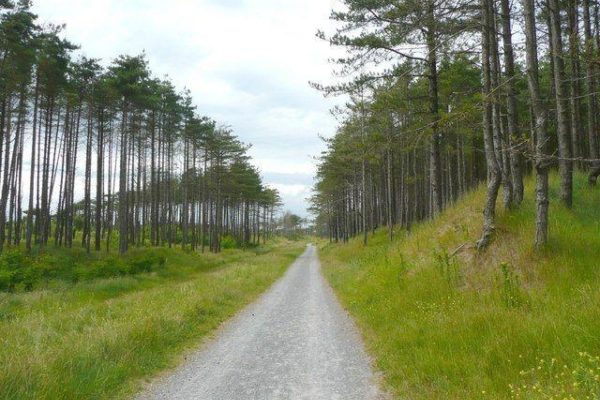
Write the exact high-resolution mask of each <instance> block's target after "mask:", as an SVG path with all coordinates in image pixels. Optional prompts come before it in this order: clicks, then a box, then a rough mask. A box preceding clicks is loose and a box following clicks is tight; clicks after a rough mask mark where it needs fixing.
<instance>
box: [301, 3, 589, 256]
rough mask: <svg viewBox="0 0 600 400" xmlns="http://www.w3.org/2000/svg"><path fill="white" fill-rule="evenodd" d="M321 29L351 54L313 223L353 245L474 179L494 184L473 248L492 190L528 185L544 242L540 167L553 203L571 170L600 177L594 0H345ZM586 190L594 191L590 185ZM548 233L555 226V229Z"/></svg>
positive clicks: (435, 205) (486, 238) (517, 198)
mask: <svg viewBox="0 0 600 400" xmlns="http://www.w3.org/2000/svg"><path fill="white" fill-rule="evenodd" d="M342 3H343V7H342V8H340V9H339V10H335V11H333V12H332V14H331V18H332V19H333V20H334V21H335V22H336V23H337V27H338V28H337V31H336V32H332V33H329V34H327V33H324V32H320V33H319V36H320V37H322V38H323V39H325V40H327V41H329V43H330V44H331V45H332V46H335V47H341V48H342V49H344V50H345V52H346V54H347V56H346V57H343V58H340V59H337V60H336V64H337V68H336V72H337V73H338V75H339V76H340V77H341V83H340V82H336V83H335V84H333V85H322V84H315V85H314V86H316V87H317V88H318V89H320V90H322V91H323V92H324V93H325V94H326V95H336V94H344V95H347V96H348V97H349V98H350V101H349V102H348V104H347V105H346V106H345V107H344V108H342V109H339V110H337V111H338V115H339V117H340V120H341V124H340V127H339V130H338V133H337V135H336V136H335V137H334V138H332V139H330V140H328V142H327V145H328V149H327V151H326V152H325V153H323V154H322V156H321V158H320V165H319V170H318V181H317V184H316V186H315V195H314V197H313V199H312V202H313V207H314V211H315V213H316V214H317V215H318V222H319V225H320V229H321V233H323V234H325V235H328V236H329V237H330V239H331V240H335V241H340V240H341V241H347V240H348V238H349V237H352V236H356V235H359V234H362V235H364V242H365V243H366V242H367V240H368V235H367V234H368V232H369V231H371V230H375V229H376V228H377V227H380V226H387V227H390V230H389V235H390V237H392V235H393V230H392V229H391V227H392V226H394V225H400V226H401V227H403V228H406V229H409V228H410V226H411V224H413V223H414V222H415V221H420V220H424V219H430V218H433V217H435V216H436V215H438V214H439V212H440V211H441V210H442V209H444V208H445V207H447V206H448V205H449V204H451V203H453V202H455V201H456V200H457V198H459V197H460V196H461V195H463V194H464V193H465V192H467V191H469V190H470V189H472V188H473V187H475V186H477V185H479V184H480V183H481V182H484V181H487V184H488V192H487V197H486V200H485V203H484V204H482V206H483V208H484V220H483V229H482V234H481V238H480V240H479V241H478V247H479V248H480V249H483V248H485V247H486V246H487V245H488V244H489V242H490V240H491V239H492V236H493V232H494V229H495V223H494V221H495V210H496V203H497V201H498V197H499V196H500V192H502V194H501V200H500V201H501V203H502V205H503V206H504V207H505V208H507V209H511V208H513V207H518V206H519V205H520V203H521V202H522V200H523V190H524V189H523V187H524V186H523V177H524V176H525V175H527V174H529V173H531V172H533V173H535V175H536V177H537V183H536V188H535V192H536V215H537V216H536V222H535V224H536V232H535V237H534V238H532V240H533V241H534V243H535V246H536V247H537V248H540V247H542V246H544V245H545V244H546V243H547V240H548V214H549V196H548V172H549V170H551V169H553V168H557V169H558V171H559V174H560V201H561V202H562V203H563V204H564V205H566V206H567V207H577V198H573V183H572V181H573V172H574V170H575V169H580V170H582V171H586V172H587V173H588V174H589V182H590V184H595V183H596V179H597V177H598V175H599V174H600V162H599V161H598V151H599V149H598V123H599V121H598V118H597V115H598V100H597V97H598V79H597V75H598V73H599V71H598V70H599V68H598V66H599V62H598V61H599V58H598V48H599V44H600V28H599V17H598V15H599V12H598V4H597V3H596V2H595V1H589V0H583V1H580V0H568V1H559V0H547V1H543V2H534V1H533V0H521V1H516V2H510V1H509V0H478V1H472V0H426V1H408V0H400V1H392V0H372V1H358V0H344V1H343V2H342ZM590 190H592V189H590ZM550 234H551V232H550Z"/></svg>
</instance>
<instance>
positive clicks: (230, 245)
mask: <svg viewBox="0 0 600 400" xmlns="http://www.w3.org/2000/svg"><path fill="white" fill-rule="evenodd" d="M237 247H238V244H237V242H236V240H235V239H234V238H233V236H231V235H226V236H223V238H222V239H221V248H222V249H235V248H237Z"/></svg>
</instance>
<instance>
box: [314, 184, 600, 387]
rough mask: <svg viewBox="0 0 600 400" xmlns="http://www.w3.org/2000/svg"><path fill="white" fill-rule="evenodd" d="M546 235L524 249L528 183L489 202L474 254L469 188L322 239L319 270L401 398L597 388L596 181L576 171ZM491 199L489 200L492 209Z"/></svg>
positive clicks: (475, 215)
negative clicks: (518, 196) (395, 225)
mask: <svg viewBox="0 0 600 400" xmlns="http://www.w3.org/2000/svg"><path fill="white" fill-rule="evenodd" d="M575 185H576V188H575V196H574V199H575V205H574V208H573V210H568V209H566V208H564V207H562V206H561V205H559V204H558V200H557V190H558V182H557V179H556V177H553V178H552V203H551V208H550V241H549V244H548V246H547V248H546V249H544V250H543V251H542V252H540V253H536V252H535V251H534V249H533V237H534V234H533V233H534V202H533V182H532V181H531V180H530V181H528V184H527V189H526V190H527V198H526V200H525V202H524V204H523V205H522V206H521V207H520V208H519V209H518V210H514V211H510V212H508V211H500V210H499V211H498V223H497V234H496V238H495V240H494V242H493V244H492V245H491V246H490V248H489V249H487V250H486V251H485V252H484V253H481V254H479V253H477V252H476V250H475V249H474V246H473V245H474V243H475V242H476V240H477V239H478V235H479V234H480V232H481V224H482V214H481V213H482V204H483V203H484V196H485V190H484V188H481V189H480V190H478V191H475V192H474V193H471V194H469V195H467V196H466V197H465V198H464V199H462V200H460V201H459V202H457V204H455V205H454V206H452V207H450V208H449V209H448V210H447V211H446V212H444V213H443V215H441V216H440V217H439V218H438V219H436V220H435V221H431V222H426V223H423V224H420V225H416V226H414V227H413V228H412V230H411V232H410V233H406V232H403V231H401V230H400V229H397V230H396V232H395V235H396V238H395V239H394V241H393V242H391V243H390V242H389V240H388V238H387V231H386V230H380V231H378V232H377V233H376V234H375V235H372V236H370V238H369V239H370V241H369V245H368V246H367V247H366V248H365V247H364V246H363V244H362V241H361V239H360V238H359V239H355V240H353V241H351V243H350V244H347V245H342V244H339V245H335V244H324V245H322V246H321V247H322V251H321V254H322V262H323V268H324V274H325V275H326V277H327V278H328V280H329V282H330V283H331V284H332V286H333V288H334V290H335V291H336V292H337V294H338V297H339V298H340V300H341V302H342V304H343V305H344V306H345V307H346V308H347V310H348V311H349V312H350V314H351V315H353V316H354V317H355V320H356V321H357V324H358V325H359V328H360V329H361V331H362V334H363V336H364V339H365V342H366V346H367V350H368V351H369V352H370V353H371V354H372V355H373V356H374V358H375V360H376V361H375V365H376V368H377V369H378V370H379V371H381V372H382V373H383V375H384V377H385V382H386V384H387V386H388V388H389V389H390V390H391V391H393V393H395V395H397V397H398V398H401V399H510V398H523V399H551V398H560V399H563V398H568V399H598V398H600V358H599V357H598V356H600V188H590V187H588V186H587V183H586V178H585V177H584V176H583V175H578V176H577V177H576V182H575ZM499 209H500V207H499Z"/></svg>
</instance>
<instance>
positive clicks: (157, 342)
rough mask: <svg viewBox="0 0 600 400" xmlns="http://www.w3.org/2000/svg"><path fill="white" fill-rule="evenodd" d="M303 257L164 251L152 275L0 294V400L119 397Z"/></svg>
mask: <svg viewBox="0 0 600 400" xmlns="http://www.w3.org/2000/svg"><path fill="white" fill-rule="evenodd" d="M303 248H304V244H303V243H301V242H289V241H279V242H278V243H276V244H272V245H269V246H268V247H260V248H257V249H254V250H252V251H250V250H247V251H241V250H228V251H225V252H224V253H222V254H220V255H208V254H207V255H196V254H188V253H184V252H181V251H175V250H173V251H166V252H165V258H166V263H165V266H164V267H163V268H161V269H160V270H159V271H157V272H153V273H149V274H139V275H135V276H131V275H129V276H120V277H117V278H112V279H99V280H93V281H89V282H81V283H78V284H76V285H72V284H69V285H66V286H64V287H61V286H58V285H54V286H52V287H51V288H48V289H44V290H37V291H33V292H30V293H16V294H10V293H0V366H1V368H0V399H33V398H35V399H67V398H69V399H86V398H87V399H92V398H93V399H109V398H110V399H115V398H126V397H127V396H129V395H131V394H133V393H135V392H136V391H137V390H139V389H140V387H141V385H142V379H143V378H146V377H151V376H152V375H154V374H156V373H157V372H159V371H161V370H164V369H167V368H170V367H174V366H175V365H177V363H178V361H180V357H181V354H183V352H184V351H185V350H186V349H188V348H190V347H192V346H195V345H197V344H198V343H199V341H200V340H201V339H202V338H204V337H206V336H207V335H208V334H209V333H210V332H212V331H213V330H214V329H215V328H217V327H218V326H219V325H220V324H221V323H222V322H223V321H225V320H226V319H228V318H230V317H231V316H233V315H234V314H235V313H236V312H237V311H238V310H240V309H241V308H242V307H243V306H244V305H246V304H248V303H250V302H251V301H252V300H254V299H255V298H256V297H257V296H258V295H259V294H260V293H262V292H263V291H264V290H265V289H267V288H268V287H269V286H270V285H271V284H272V283H273V282H274V281H275V280H276V279H277V278H279V277H280V276H281V275H282V274H283V272H284V271H285V270H286V268H287V266H288V265H289V264H290V263H291V262H292V261H293V259H294V258H295V257H297V256H298V255H299V254H300V253H301V251H302V250H303Z"/></svg>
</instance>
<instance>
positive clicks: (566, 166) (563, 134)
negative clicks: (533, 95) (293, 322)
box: [548, 0, 573, 207]
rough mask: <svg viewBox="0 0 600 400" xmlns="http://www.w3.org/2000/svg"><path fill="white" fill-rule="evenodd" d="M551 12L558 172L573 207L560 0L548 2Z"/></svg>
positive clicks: (566, 200)
mask: <svg viewBox="0 0 600 400" xmlns="http://www.w3.org/2000/svg"><path fill="white" fill-rule="evenodd" d="M548 8H549V12H550V21H551V29H550V38H551V40H552V49H553V54H552V59H553V60H554V86H555V94H556V119H557V123H558V155H559V161H558V170H559V174H560V198H561V200H562V202H563V203H564V205H566V206H567V207H571V206H572V205H573V162H572V161H571V135H570V131H569V115H568V112H569V109H568V106H567V90H566V87H565V66H564V62H563V56H564V54H563V43H562V32H561V26H560V22H561V21H560V8H559V2H558V0H548Z"/></svg>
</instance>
